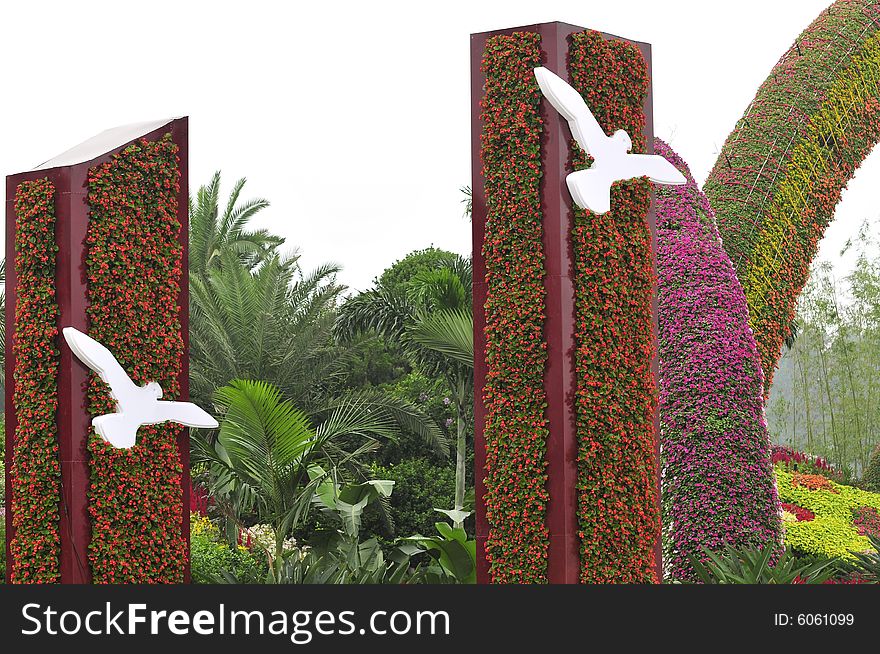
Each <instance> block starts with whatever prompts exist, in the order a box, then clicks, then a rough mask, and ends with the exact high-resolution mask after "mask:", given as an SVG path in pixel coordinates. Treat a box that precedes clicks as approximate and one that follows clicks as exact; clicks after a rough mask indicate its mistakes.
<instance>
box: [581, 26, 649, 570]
mask: <svg viewBox="0 0 880 654" xmlns="http://www.w3.org/2000/svg"><path fill="white" fill-rule="evenodd" d="M568 70H569V74H570V75H571V83H572V86H573V87H574V88H575V89H577V90H578V91H580V93H581V94H582V95H583V96H584V99H585V100H586V102H587V104H588V105H589V107H590V109H591V110H592V112H593V114H594V115H595V117H596V120H598V121H599V124H600V125H601V126H602V128H603V129H604V130H605V132H606V133H608V134H611V133H613V132H614V131H615V130H618V129H624V130H626V131H627V133H628V134H630V136H631V137H632V141H633V152H645V151H646V147H647V143H646V142H645V137H644V135H643V129H644V127H645V115H644V113H643V109H642V105H643V102H644V99H645V95H646V94H647V92H648V69H647V65H646V63H645V60H644V58H643V57H642V54H641V52H640V51H639V49H638V48H637V47H636V46H634V45H632V44H630V43H627V42H625V41H617V40H612V41H606V40H605V39H604V38H603V37H602V35H601V34H600V33H598V32H594V31H586V32H580V33H576V34H573V35H572V36H571V43H570V46H569V52H568ZM572 158H573V167H574V168H577V169H580V168H582V167H584V166H585V165H587V164H588V163H589V162H590V159H589V157H588V156H586V155H585V154H584V153H583V152H581V151H580V150H579V149H578V148H577V146H576V145H575V144H574V143H573V153H572ZM650 205H651V186H650V183H649V182H648V181H647V179H645V178H642V179H637V180H631V181H627V182H619V183H616V184H614V186H613V188H612V190H611V207H612V209H611V211H609V212H608V213H605V214H602V215H596V214H594V213H592V212H587V211H584V210H582V209H578V208H574V229H573V231H572V238H571V243H572V253H573V258H574V268H575V276H574V286H575V340H576V351H575V373H576V377H577V389H576V391H575V413H576V419H577V438H578V479H577V493H578V523H579V527H580V531H579V536H580V540H581V551H580V558H581V574H580V579H581V582H582V583H653V582H656V581H657V575H656V570H655V560H654V547H655V544H656V542H657V538H658V535H659V531H660V515H659V507H658V501H657V464H656V459H655V427H654V415H655V410H656V407H657V404H656V402H657V399H656V395H655V379H654V375H653V373H652V371H651V362H652V360H653V357H654V353H655V346H654V330H653V325H652V318H651V314H652V312H651V302H652V298H653V295H654V284H655V272H654V268H653V263H652V254H651V230H650V227H649V225H648V222H647V216H648V210H649V209H650Z"/></svg>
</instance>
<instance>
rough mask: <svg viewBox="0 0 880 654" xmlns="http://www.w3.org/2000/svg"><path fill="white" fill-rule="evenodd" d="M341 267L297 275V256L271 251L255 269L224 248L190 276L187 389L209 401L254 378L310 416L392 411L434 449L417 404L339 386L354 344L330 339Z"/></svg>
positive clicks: (443, 447)
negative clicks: (208, 266) (203, 270)
mask: <svg viewBox="0 0 880 654" xmlns="http://www.w3.org/2000/svg"><path fill="white" fill-rule="evenodd" d="M338 270H339V268H338V267H337V266H335V265H332V264H327V265H325V266H322V267H320V268H318V269H317V270H315V271H314V272H312V273H309V274H303V273H302V271H301V270H300V268H299V266H298V265H297V260H296V258H295V257H293V258H288V259H282V258H281V257H280V256H279V255H277V254H274V255H271V256H270V257H269V258H267V259H265V260H264V261H263V263H262V264H261V265H260V266H258V267H256V268H255V269H248V268H247V266H246V265H245V264H243V263H241V262H240V261H239V260H238V255H237V254H236V253H235V252H234V251H232V250H224V251H223V252H222V253H221V255H220V257H219V263H218V265H217V266H215V267H214V268H213V269H212V270H210V271H209V273H208V275H207V277H206V278H204V279H203V278H200V277H193V278H191V280H190V288H191V297H192V311H191V314H190V330H191V347H190V380H191V385H192V395H193V397H194V398H196V400H197V401H201V402H203V403H205V405H208V404H209V403H210V401H211V399H212V396H213V393H214V390H215V389H217V388H220V387H222V386H224V385H226V384H228V383H230V382H231V381H232V380H234V379H260V380H263V381H266V382H269V383H272V384H273V385H275V386H276V387H278V388H279V389H280V391H281V392H282V394H283V395H284V397H285V398H286V399H287V400H289V401H290V402H292V404H293V405H294V406H296V407H297V408H298V409H300V410H302V411H304V412H305V413H306V414H307V415H308V416H309V418H310V419H311V420H312V421H313V423H315V424H318V423H320V422H321V421H323V420H325V419H328V417H329V416H330V415H332V414H333V412H334V411H337V410H340V411H341V410H355V409H357V410H361V409H364V410H370V411H377V412H380V413H383V414H389V415H392V416H393V417H394V419H395V421H396V422H397V424H399V425H403V426H405V427H406V428H407V429H409V430H410V431H412V432H413V433H416V434H417V435H419V436H421V437H422V439H423V440H424V441H425V442H426V443H427V444H429V446H430V447H432V448H433V449H434V450H435V451H436V452H437V453H438V454H440V455H445V454H446V453H447V452H448V445H447V443H446V439H445V436H444V434H443V432H442V431H441V430H440V429H439V428H438V427H437V425H436V424H434V422H433V421H431V420H430V419H429V418H428V417H427V416H426V415H425V414H424V413H423V412H422V411H421V410H420V409H418V408H417V407H415V406H413V405H412V404H410V403H409V402H405V401H403V400H399V399H397V398H394V397H392V396H390V395H388V394H385V393H381V392H378V391H372V392H369V393H366V392H363V393H350V392H349V393H341V392H339V389H340V388H342V386H343V382H344V380H345V378H346V376H347V374H348V371H349V364H350V361H351V359H352V357H353V356H354V353H355V352H356V347H357V346H356V345H355V346H340V345H338V344H336V343H334V342H333V338H332V331H331V330H332V326H333V322H334V319H335V311H336V304H335V303H336V298H337V297H338V295H339V293H340V292H341V291H342V290H343V287H342V286H340V285H338V284H337V283H336V277H335V275H336V273H337V272H338Z"/></svg>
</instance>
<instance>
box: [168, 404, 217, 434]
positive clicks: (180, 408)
mask: <svg viewBox="0 0 880 654" xmlns="http://www.w3.org/2000/svg"><path fill="white" fill-rule="evenodd" d="M154 417H155V421H156V422H165V421H168V420H170V421H172V422H179V423H180V424H181V425H186V426H187V427H202V428H204V429H214V428H216V427H219V426H220V425H219V424H218V423H217V421H216V420H214V417H213V416H211V414H209V413H208V412H207V411H203V410H202V409H200V408H199V407H197V406H196V405H195V404H193V403H192V402H165V401H161V400H160V401H158V402H156V408H155V411H154Z"/></svg>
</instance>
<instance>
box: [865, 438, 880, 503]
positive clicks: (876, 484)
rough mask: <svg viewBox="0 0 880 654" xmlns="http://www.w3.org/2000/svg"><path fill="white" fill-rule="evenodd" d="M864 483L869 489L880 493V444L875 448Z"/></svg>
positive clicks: (866, 470)
mask: <svg viewBox="0 0 880 654" xmlns="http://www.w3.org/2000/svg"><path fill="white" fill-rule="evenodd" d="M862 485H863V486H864V487H865V488H866V489H867V490H869V491H874V492H875V493H880V445H878V446H877V449H875V450H874V453H873V454H872V455H871V458H870V460H869V461H868V467H867V468H865V474H864V476H863V477H862Z"/></svg>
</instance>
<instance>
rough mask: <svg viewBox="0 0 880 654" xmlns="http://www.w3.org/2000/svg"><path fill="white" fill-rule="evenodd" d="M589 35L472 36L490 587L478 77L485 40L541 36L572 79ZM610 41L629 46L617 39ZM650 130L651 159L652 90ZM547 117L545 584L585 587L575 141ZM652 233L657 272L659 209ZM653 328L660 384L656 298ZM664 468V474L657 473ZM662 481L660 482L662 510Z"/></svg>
mask: <svg viewBox="0 0 880 654" xmlns="http://www.w3.org/2000/svg"><path fill="white" fill-rule="evenodd" d="M584 29H585V28H583V27H578V26H576V25H570V24H568V23H559V22H553V23H541V24H537V25H528V26H524V27H515V28H510V29H504V30H495V31H491V32H482V33H479V34H472V35H471V165H472V180H473V182H472V184H473V185H472V190H473V192H472V198H473V205H472V206H473V209H472V224H473V267H474V292H473V298H474V299H473V302H474V305H473V308H474V467H475V474H474V482H475V499H476V512H477V516H476V521H477V522H476V538H477V581H478V583H490V582H491V579H490V576H489V569H488V562H487V561H486V552H485V545H486V540H487V538H488V535H489V525H488V523H487V521H486V507H485V503H484V499H483V498H484V496H485V492H486V489H485V485H484V483H483V474H484V473H483V469H484V467H485V464H486V442H485V437H484V433H483V429H484V425H485V420H486V410H485V406H484V405H483V399H482V396H483V387H484V386H485V381H486V360H485V359H486V357H485V353H486V338H485V334H484V329H485V326H486V319H485V312H484V306H485V303H486V282H485V279H486V264H485V260H484V257H483V252H482V247H483V240H484V238H485V227H486V214H487V210H486V198H485V186H484V179H483V175H482V162H481V160H480V147H481V146H480V135H481V133H482V129H483V128H482V121H481V120H480V101H481V100H482V98H483V86H484V85H485V82H486V78H485V75H484V74H483V73H482V71H481V70H480V64H481V62H482V58H483V52H484V50H485V48H486V41H487V40H488V39H489V38H490V37H493V36H496V35H501V34H512V33H514V32H537V33H539V34H540V35H541V50H542V52H543V55H544V57H543V59H544V65H545V66H547V68H549V69H550V70H551V71H553V72H554V73H556V74H557V75H559V76H560V77H562V78H563V79H568V74H567V57H568V38H569V36H571V34H573V33H575V32H582V31H584ZM602 36H603V37H604V38H606V39H609V40H610V39H615V40H626V39H621V38H620V37H618V36H614V35H612V34H603V35H602ZM630 43H633V44H634V45H636V46H637V47H638V48H639V49H640V50H641V52H642V55H643V56H644V57H645V61H646V62H647V65H648V75H649V79H650V76H651V46H650V44H648V43H640V42H636V41H630ZM644 111H645V118H646V123H645V130H644V134H645V137H646V140H647V143H648V152H649V153H653V147H654V119H653V92H652V89H651V87H650V86H649V90H648V95H647V97H646V98H645V103H644ZM541 117H542V119H543V123H544V129H543V133H542V136H541V163H542V169H543V177H542V182H541V209H542V212H543V214H544V253H545V256H546V258H545V265H546V276H545V279H544V290H545V293H546V302H547V306H546V309H547V311H546V319H545V322H544V336H545V338H546V340H547V366H546V368H545V371H544V391H545V392H546V395H547V422H548V428H549V430H550V434H549V437H548V440H547V464H548V465H547V474H548V480H547V489H548V491H549V494H550V500H549V502H548V505H547V526H548V528H549V531H550V546H549V551H548V561H547V577H548V581H549V582H550V583H567V584H574V583H578V579H579V575H580V557H579V543H578V537H577V532H578V524H577V493H576V490H575V488H576V482H577V457H578V443H577V432H576V425H575V415H574V407H573V397H574V392H575V388H576V384H577V381H576V379H575V373H574V356H573V353H574V350H575V342H574V286H573V283H572V272H573V263H572V246H571V239H570V233H571V225H572V211H571V197H570V195H569V193H568V190H567V188H566V185H565V177H566V175H567V174H568V173H569V172H571V171H570V168H569V143H570V142H571V138H572V137H571V131H570V130H569V128H568V123H567V122H566V121H565V120H564V119H563V118H562V117H561V116H560V115H559V113H558V112H557V111H556V110H555V109H554V108H553V107H551V106H549V104H548V103H547V102H546V101H544V102H542V109H541ZM647 219H648V223H649V225H650V229H651V239H652V245H653V248H652V251H653V252H654V253H655V254H654V261H653V264H654V268H655V270H656V244H657V226H656V216H655V213H654V207H653V203H652V206H651V210H650V212H649V214H648V218H647ZM652 314H653V321H654V340H655V348H654V351H655V355H654V359H653V361H652V365H651V367H652V371H653V373H654V378H655V379H657V374H658V370H659V359H658V358H657V354H656V353H657V348H656V338H657V292H656V288H655V289H654V298H653V301H652ZM654 425H655V434H659V432H660V416H659V414H658V413H657V412H656V411H655V414H654ZM659 454H660V451H659V438H655V456H656V457H657V458H658V463H659ZM658 469H659V467H658ZM659 494H660V480H659V477H658V479H657V497H658V503H659ZM661 554H662V553H661V545H660V539H659V538H658V541H657V544H656V546H655V560H656V564H655V565H656V568H657V571H658V578H662V561H661Z"/></svg>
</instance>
